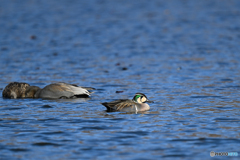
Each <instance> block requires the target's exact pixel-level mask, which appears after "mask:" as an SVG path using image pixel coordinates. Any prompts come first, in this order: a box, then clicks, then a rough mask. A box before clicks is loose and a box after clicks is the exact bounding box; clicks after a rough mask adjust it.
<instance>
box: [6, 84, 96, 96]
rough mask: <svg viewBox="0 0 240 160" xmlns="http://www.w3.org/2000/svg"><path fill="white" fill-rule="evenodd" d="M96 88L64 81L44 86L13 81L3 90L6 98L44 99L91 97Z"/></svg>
mask: <svg viewBox="0 0 240 160" xmlns="http://www.w3.org/2000/svg"><path fill="white" fill-rule="evenodd" d="M93 89H94V88H91V87H80V86H77V85H75V84H68V83H64V82H58V83H52V84H49V85H47V86H45V87H44V88H42V89H41V88H40V87H38V86H30V85H29V84H27V83H19V82H12V83H10V84H8V85H7V86H6V87H5V89H4V90H3V93H2V94H3V97H4V98H15V99H16V98H43V99H69V98H81V97H89V96H90V95H91V93H92V92H90V90H93Z"/></svg>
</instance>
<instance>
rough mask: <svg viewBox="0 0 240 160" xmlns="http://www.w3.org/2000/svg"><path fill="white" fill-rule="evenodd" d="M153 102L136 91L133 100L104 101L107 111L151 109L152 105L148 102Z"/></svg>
mask: <svg viewBox="0 0 240 160" xmlns="http://www.w3.org/2000/svg"><path fill="white" fill-rule="evenodd" d="M146 102H149V103H153V101H150V100H149V99H148V98H147V96H146V95H145V94H143V93H136V94H135V96H134V97H133V99H132V100H130V99H120V100H116V101H112V102H104V103H102V105H104V106H105V107H106V108H107V111H121V112H135V113H137V112H142V111H147V110H149V109H150V106H149V105H148V104H147V103H146Z"/></svg>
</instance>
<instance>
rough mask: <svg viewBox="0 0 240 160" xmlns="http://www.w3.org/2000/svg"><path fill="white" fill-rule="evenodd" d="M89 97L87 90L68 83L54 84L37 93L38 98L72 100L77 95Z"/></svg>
mask: <svg viewBox="0 0 240 160" xmlns="http://www.w3.org/2000/svg"><path fill="white" fill-rule="evenodd" d="M85 94H86V95H89V94H88V91H87V90H86V89H83V88H81V87H78V86H74V85H71V84H67V83H53V84H50V85H47V86H46V87H44V88H43V89H41V90H39V91H37V93H36V94H35V97H36V98H50V99H57V98H72V97H74V96H75V95H85Z"/></svg>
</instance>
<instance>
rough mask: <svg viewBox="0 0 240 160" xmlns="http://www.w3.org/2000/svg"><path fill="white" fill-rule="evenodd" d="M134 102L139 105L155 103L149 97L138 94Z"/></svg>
mask: <svg viewBox="0 0 240 160" xmlns="http://www.w3.org/2000/svg"><path fill="white" fill-rule="evenodd" d="M133 101H134V102H137V103H139V104H141V103H146V102H148V103H153V101H150V100H149V99H148V98H147V96H146V95H145V94H143V93H136V94H135V96H134V97H133Z"/></svg>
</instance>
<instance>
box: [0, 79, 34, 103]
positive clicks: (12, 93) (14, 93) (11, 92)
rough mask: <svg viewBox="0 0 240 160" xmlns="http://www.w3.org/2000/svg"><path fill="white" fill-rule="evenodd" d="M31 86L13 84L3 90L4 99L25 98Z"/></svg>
mask: <svg viewBox="0 0 240 160" xmlns="http://www.w3.org/2000/svg"><path fill="white" fill-rule="evenodd" d="M29 86H30V85H29V84H27V83H19V82H11V83H9V84H8V85H7V86H6V87H5V88H4V90H3V92H2V96H3V97H4V98H14V99H16V98H25V97H26V96H25V92H26V90H27V88H28V87H29Z"/></svg>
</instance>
